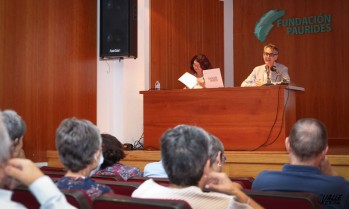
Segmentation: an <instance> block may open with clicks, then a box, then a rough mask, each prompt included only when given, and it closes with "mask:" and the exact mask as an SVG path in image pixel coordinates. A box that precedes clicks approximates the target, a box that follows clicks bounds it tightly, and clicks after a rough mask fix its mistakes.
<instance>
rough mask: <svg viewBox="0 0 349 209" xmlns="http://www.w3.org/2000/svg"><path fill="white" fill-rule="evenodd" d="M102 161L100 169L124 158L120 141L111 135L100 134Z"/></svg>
mask: <svg viewBox="0 0 349 209" xmlns="http://www.w3.org/2000/svg"><path fill="white" fill-rule="evenodd" d="M101 136H102V151H103V157H104V161H103V164H102V165H101V169H104V168H106V167H109V166H112V165H114V164H115V163H117V162H119V161H120V160H122V159H124V158H125V156H126V154H125V152H124V148H123V146H122V144H121V142H120V141H119V140H118V139H117V138H116V137H115V136H113V135H110V134H101Z"/></svg>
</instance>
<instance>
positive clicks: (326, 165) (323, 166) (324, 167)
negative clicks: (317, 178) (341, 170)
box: [320, 157, 337, 176]
mask: <svg viewBox="0 0 349 209" xmlns="http://www.w3.org/2000/svg"><path fill="white" fill-rule="evenodd" d="M320 170H321V172H322V174H324V175H325V176H336V175H337V173H336V172H335V171H334V170H333V168H332V166H331V164H330V161H328V159H327V157H324V159H322V160H321V162H320Z"/></svg>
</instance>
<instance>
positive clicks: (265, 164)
mask: <svg viewBox="0 0 349 209" xmlns="http://www.w3.org/2000/svg"><path fill="white" fill-rule="evenodd" d="M126 154H127V155H126V158H125V159H123V160H122V161H121V163H123V164H125V165H132V166H136V167H138V168H140V169H141V170H143V168H144V166H145V165H146V164H147V163H150V162H154V161H159V160H160V151H143V150H137V151H126ZM225 155H226V157H227V160H226V163H225V164H224V166H223V172H225V173H227V174H228V175H229V176H231V177H234V176H235V177H254V178H255V177H256V176H257V175H258V173H259V172H261V171H262V170H281V168H282V165H283V164H285V163H287V162H288V155H287V153H286V152H281V151H280V152H279V151H260V152H235V151H226V152H225ZM328 158H329V160H330V162H331V164H332V166H333V168H334V170H335V171H336V172H337V173H338V175H340V176H343V177H344V178H346V179H347V180H349V156H348V155H328ZM47 159H48V165H49V166H54V167H63V165H62V164H61V163H60V161H59V156H58V153H57V151H56V150H49V151H47Z"/></svg>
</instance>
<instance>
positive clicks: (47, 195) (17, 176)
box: [0, 112, 75, 209]
mask: <svg viewBox="0 0 349 209" xmlns="http://www.w3.org/2000/svg"><path fill="white" fill-rule="evenodd" d="M0 118H1V112H0ZM11 147H12V143H11V141H10V138H9V135H8V133H7V129H6V128H5V126H4V124H3V121H2V120H0V206H1V208H6V209H24V208H25V207H24V206H23V205H22V204H20V203H18V202H14V201H12V200H11V197H12V194H13V192H12V191H11V190H8V189H5V188H12V187H13V186H15V184H17V183H14V182H16V180H18V181H20V182H22V183H23V184H25V185H27V186H28V188H29V190H30V191H31V192H32V193H33V195H34V196H35V197H36V199H37V200H38V202H39V203H40V205H41V207H40V208H41V209H70V208H75V207H73V206H72V205H70V204H69V203H68V202H67V200H66V198H65V196H64V194H63V193H61V192H60V191H59V189H58V188H57V187H56V185H55V184H54V183H53V181H52V180H51V179H50V178H49V177H48V176H45V175H44V174H43V173H42V172H41V171H40V169H39V168H38V167H36V165H35V164H34V163H33V162H32V161H30V160H27V159H19V158H14V159H10V156H11V154H12V153H11V152H12V150H13V149H12V148H11Z"/></svg>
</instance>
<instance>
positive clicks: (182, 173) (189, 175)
mask: <svg viewBox="0 0 349 209" xmlns="http://www.w3.org/2000/svg"><path fill="white" fill-rule="evenodd" d="M209 140H210V136H209V135H208V133H207V132H206V131H204V130H203V129H202V128H199V127H195V126H190V125H179V126H176V127H175V128H172V129H169V130H168V131H166V132H165V133H164V135H163V136H162V137H161V159H162V164H163V166H164V169H165V171H166V173H167V175H168V178H169V180H170V182H171V183H173V184H176V185H180V186H194V185H195V186H197V185H198V182H199V181H200V179H201V177H202V176H203V172H204V167H205V165H206V162H207V160H209V157H210V156H209V154H210V141H209Z"/></svg>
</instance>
